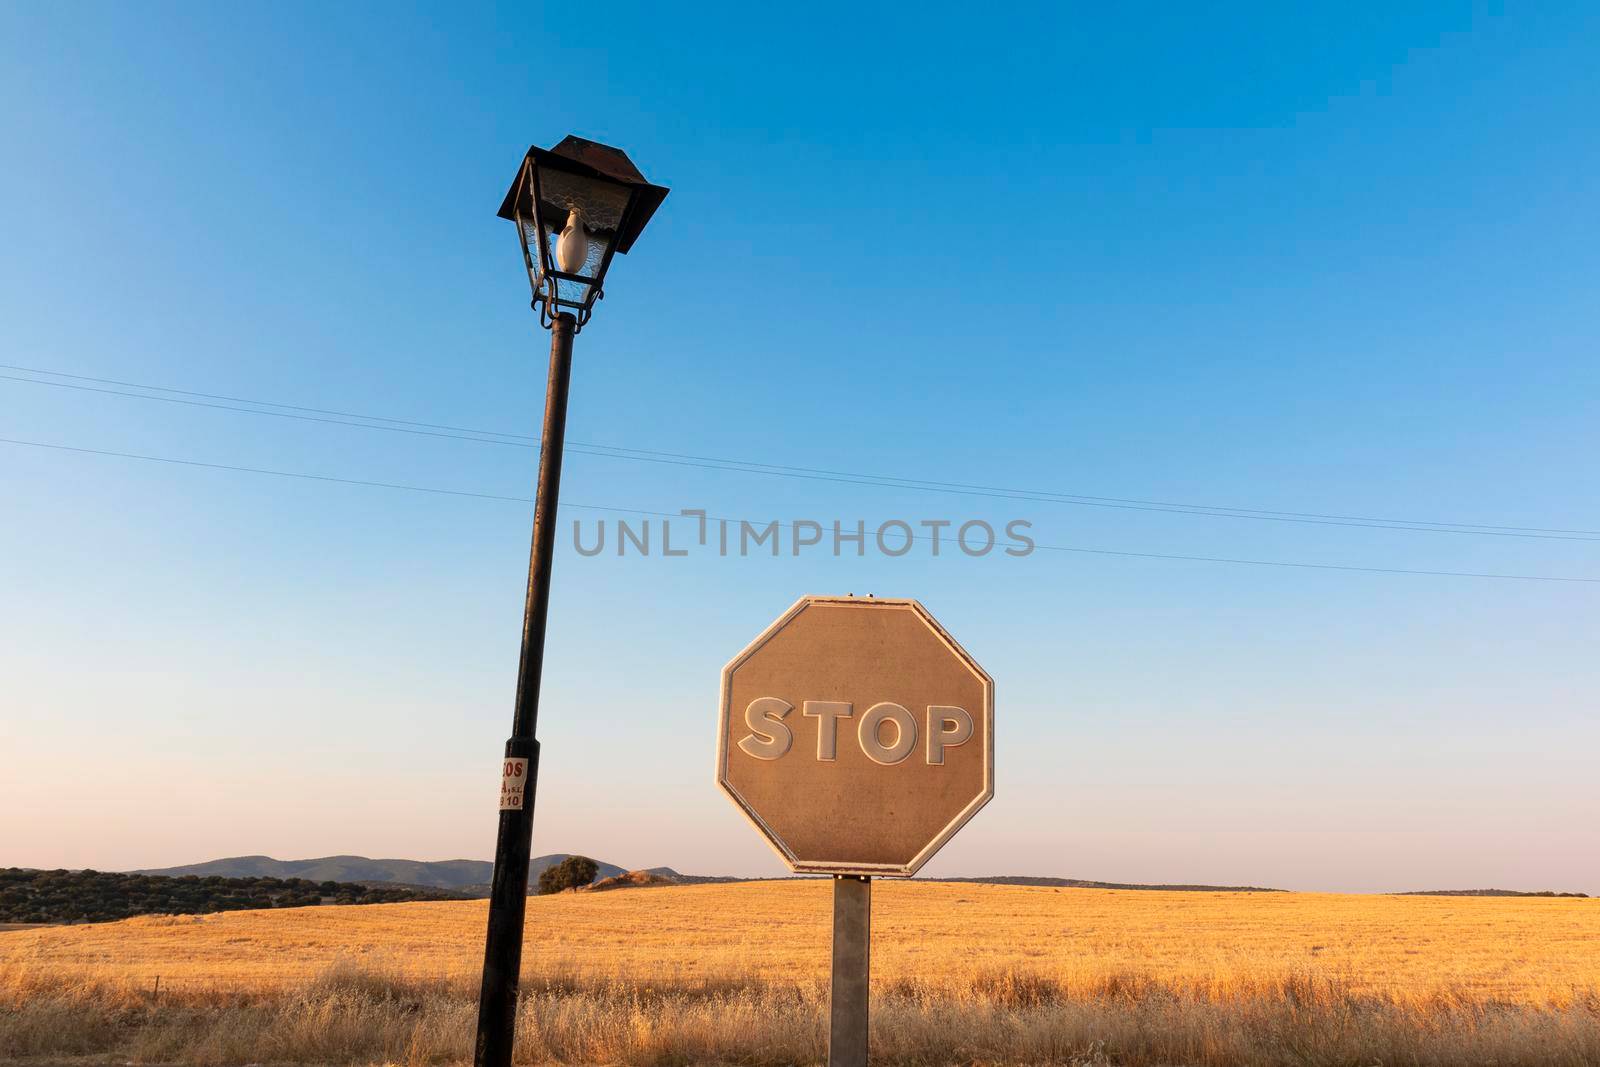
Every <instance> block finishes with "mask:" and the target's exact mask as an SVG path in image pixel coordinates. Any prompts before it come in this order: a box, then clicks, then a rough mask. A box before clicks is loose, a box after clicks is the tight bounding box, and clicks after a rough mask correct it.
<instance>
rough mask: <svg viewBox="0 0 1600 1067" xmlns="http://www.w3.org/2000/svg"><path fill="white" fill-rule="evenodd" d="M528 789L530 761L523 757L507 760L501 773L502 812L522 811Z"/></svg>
mask: <svg viewBox="0 0 1600 1067" xmlns="http://www.w3.org/2000/svg"><path fill="white" fill-rule="evenodd" d="M527 787H528V761H527V760H526V759H524V758H523V757H521V756H515V757H512V758H511V759H508V760H506V761H505V766H504V767H503V768H502V769H501V771H500V810H501V811H521V810H522V795H523V793H525V792H526V791H527Z"/></svg>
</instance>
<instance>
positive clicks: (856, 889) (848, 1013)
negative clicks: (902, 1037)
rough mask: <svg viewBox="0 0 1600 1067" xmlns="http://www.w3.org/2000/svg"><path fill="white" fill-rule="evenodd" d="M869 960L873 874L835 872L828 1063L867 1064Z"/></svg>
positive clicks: (837, 1066)
mask: <svg viewBox="0 0 1600 1067" xmlns="http://www.w3.org/2000/svg"><path fill="white" fill-rule="evenodd" d="M871 960H872V879H871V878H860V877H856V876H855V875H848V874H838V875H834V878H833V985H832V988H831V989H830V991H829V996H828V1011H829V1015H830V1021H829V1025H828V1067H867V987H868V984H869V983H868V979H869V978H870V977H871V970H872V965H871Z"/></svg>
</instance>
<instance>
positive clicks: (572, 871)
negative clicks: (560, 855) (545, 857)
mask: <svg viewBox="0 0 1600 1067" xmlns="http://www.w3.org/2000/svg"><path fill="white" fill-rule="evenodd" d="M599 873H600V868H599V866H598V865H597V864H596V863H595V862H594V860H592V859H590V858H589V857H588V856H568V857H567V858H566V859H564V860H562V861H561V862H560V863H557V864H555V865H554V866H551V867H546V868H545V869H544V870H543V871H542V872H540V874H539V895H540V896H545V895H547V894H549V893H559V892H561V891H562V890H563V889H577V888H578V887H579V886H585V885H588V884H589V883H590V882H592V881H594V876H595V875H597V874H599Z"/></svg>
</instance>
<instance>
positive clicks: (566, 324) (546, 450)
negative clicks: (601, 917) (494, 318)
mask: <svg viewBox="0 0 1600 1067" xmlns="http://www.w3.org/2000/svg"><path fill="white" fill-rule="evenodd" d="M576 327H577V320H575V319H574V318H573V317H572V316H571V315H570V314H565V313H563V314H560V315H557V316H556V319H555V322H554V323H553V324H552V325H551V327H550V380H549V383H548V385H546V387H545V395H544V432H543V433H542V434H541V435H540V438H539V440H540V442H541V444H540V449H539V490H538V493H537V494H536V496H535V500H534V506H533V548H532V551H531V552H530V554H529V559H528V598H527V601H526V602H525V605H524V608H523V613H522V663H521V667H520V668H519V669H518V672H517V703H516V712H515V714H514V716H513V718H512V725H511V738H510V740H508V741H507V742H506V761H507V764H508V765H510V764H511V761H512V760H527V764H526V774H527V777H526V782H527V784H526V786H525V787H524V788H523V791H522V796H521V801H520V804H518V805H517V806H514V807H513V806H510V805H508V804H507V803H506V802H504V801H502V803H501V810H500V834H499V837H498V838H496V840H495V846H494V883H493V885H492V886H491V887H490V889H489V934H488V938H487V940H486V942H485V944H484V949H483V988H482V992H481V993H480V995H479V998H478V1040H477V1043H476V1044H475V1046H474V1052H473V1063H474V1064H475V1065H476V1067H509V1064H510V1063H511V1046H512V1041H513V1039H514V1037H515V1032H516V1025H517V982H518V979H519V977H520V975H521V972H522V926H523V919H524V916H525V914H526V912H527V906H528V857H529V852H530V851H531V849H532V845H533V798H534V791H535V787H536V786H537V784H538V781H539V742H538V741H536V740H534V737H533V733H534V727H535V725H536V724H537V723H538V719H539V676H540V674H541V672H542V670H543V668H544V635H545V618H546V616H547V615H548V613H549V609H550V560H551V554H552V552H553V550H554V548H555V543H556V503H557V501H558V500H559V499H560V495H561V448H562V443H563V441H564V440H565V439H566V433H567V388H568V385H569V384H570V382H571V379H572V335H573V333H574V332H575V330H576Z"/></svg>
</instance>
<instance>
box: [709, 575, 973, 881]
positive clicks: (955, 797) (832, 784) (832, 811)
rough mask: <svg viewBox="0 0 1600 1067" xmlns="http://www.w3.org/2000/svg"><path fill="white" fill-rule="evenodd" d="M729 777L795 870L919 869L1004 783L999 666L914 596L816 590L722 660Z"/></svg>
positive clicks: (734, 793) (722, 733) (723, 771)
mask: <svg viewBox="0 0 1600 1067" xmlns="http://www.w3.org/2000/svg"><path fill="white" fill-rule="evenodd" d="M717 784H718V785H720V786H721V787H722V789H723V791H724V792H726V793H727V794H728V796H729V797H731V798H732V799H733V801H734V803H736V804H738V805H739V807H740V808H741V809H743V810H744V812H745V814H746V815H748V816H749V817H750V819H751V821H752V822H754V823H755V825H756V827H757V828H758V829H759V830H760V831H761V832H762V834H763V835H764V836H765V837H766V838H767V840H768V841H769V842H770V843H771V844H772V846H773V848H775V849H777V851H778V853H779V855H781V856H782V857H783V858H784V859H785V860H786V861H787V862H788V864H789V866H790V867H791V868H792V869H793V870H795V871H809V872H822V873H833V874H860V875H889V876H896V875H898V876H909V875H913V874H915V873H916V872H917V870H918V869H919V868H921V867H922V865H923V864H924V863H926V862H927V861H928V859H929V858H930V857H931V856H932V855H933V854H934V853H935V852H937V851H938V850H939V848H940V847H941V846H942V845H943V844H944V843H945V842H946V841H948V840H950V838H951V837H952V836H954V835H955V832H956V831H957V830H959V829H961V827H962V826H963V825H964V824H965V823H966V822H967V820H968V819H970V818H972V816H973V815H974V814H976V813H977V811H978V809H979V808H981V807H983V806H984V805H985V804H986V803H988V802H989V799H990V798H991V797H993V796H994V682H993V680H992V679H990V677H989V676H988V674H986V673H985V672H984V670H983V668H982V667H979V666H978V664H977V663H976V662H975V661H974V660H973V659H972V657H971V656H969V655H967V653H966V652H965V651H964V650H963V649H962V648H961V646H960V645H958V644H956V642H955V640H954V639H953V638H951V637H950V635H949V634H947V633H945V631H944V629H943V627H941V626H940V625H939V624H938V623H937V622H936V621H934V618H933V616H932V615H930V614H928V612H927V610H926V609H924V608H923V606H922V605H921V604H919V603H917V602H916V601H915V600H875V599H870V598H853V597H821V596H808V597H803V598H802V599H801V600H799V601H798V602H797V603H796V604H795V605H794V606H793V607H791V608H790V609H789V610H788V611H787V612H785V613H784V614H783V616H782V617H781V618H779V619H778V620H777V621H776V622H774V623H773V624H772V625H771V626H769V627H767V629H766V631H765V632H764V633H762V634H761V636H760V637H758V638H756V639H755V641H753V642H752V643H751V644H750V646H749V647H748V648H746V649H745V650H744V651H743V652H741V653H739V655H738V656H736V657H734V659H733V661H732V662H731V663H729V664H728V665H727V667H725V668H723V671H722V712H721V723H720V730H719V735H718V744H717Z"/></svg>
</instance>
